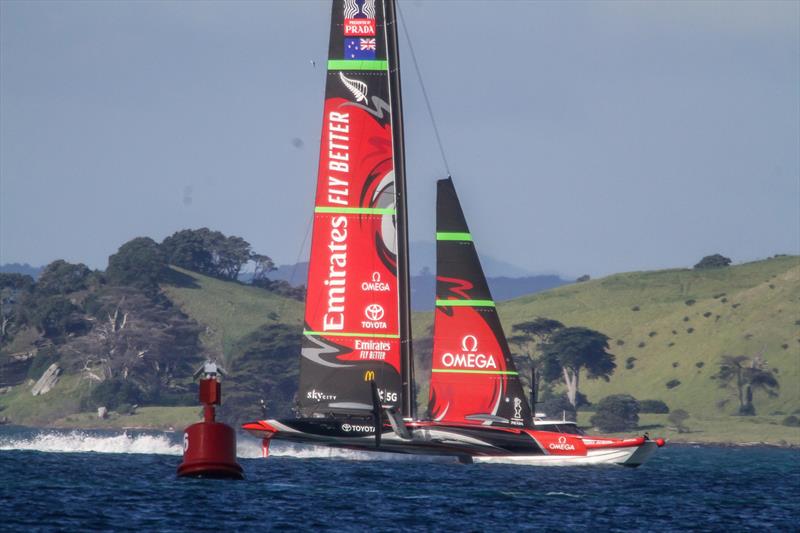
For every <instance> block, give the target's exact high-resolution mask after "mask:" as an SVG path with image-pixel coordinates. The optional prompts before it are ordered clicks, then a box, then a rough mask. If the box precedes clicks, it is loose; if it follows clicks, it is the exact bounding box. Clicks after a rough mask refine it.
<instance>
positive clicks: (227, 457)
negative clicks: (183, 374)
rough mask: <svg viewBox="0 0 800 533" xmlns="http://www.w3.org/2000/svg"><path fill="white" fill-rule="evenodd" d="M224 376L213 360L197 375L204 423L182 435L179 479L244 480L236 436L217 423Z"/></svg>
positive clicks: (225, 426) (187, 429) (196, 425)
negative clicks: (221, 379)
mask: <svg viewBox="0 0 800 533" xmlns="http://www.w3.org/2000/svg"><path fill="white" fill-rule="evenodd" d="M223 375H224V372H223V370H222V368H220V367H219V366H218V365H217V363H216V361H214V360H207V361H206V362H205V363H204V364H203V366H202V367H200V368H199V369H198V370H197V372H195V374H194V378H195V379H197V378H198V377H200V376H202V378H201V379H200V402H201V403H202V404H203V421H202V422H198V423H197V424H192V425H191V426H189V427H188V428H186V431H184V433H183V462H182V463H181V465H180V466H179V467H178V476H181V477H210V478H224V479H244V474H243V472H242V467H241V466H239V463H237V462H236V433H235V432H234V430H233V428H231V427H230V426H228V425H227V424H223V423H221V422H217V421H216V420H215V416H216V409H215V407H214V406H215V405H219V404H220V403H221V401H222V386H221V385H220V381H219V380H220V377H221V376H223Z"/></svg>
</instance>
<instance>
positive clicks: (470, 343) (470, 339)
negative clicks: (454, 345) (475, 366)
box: [461, 335, 478, 353]
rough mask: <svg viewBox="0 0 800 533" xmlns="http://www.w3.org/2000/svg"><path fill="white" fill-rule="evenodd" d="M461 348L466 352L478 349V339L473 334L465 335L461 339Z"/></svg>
mask: <svg viewBox="0 0 800 533" xmlns="http://www.w3.org/2000/svg"><path fill="white" fill-rule="evenodd" d="M461 349H462V350H464V351H465V352H468V353H473V352H475V351H477V350H478V339H477V338H476V337H475V335H467V336H466V337H464V338H463V339H461Z"/></svg>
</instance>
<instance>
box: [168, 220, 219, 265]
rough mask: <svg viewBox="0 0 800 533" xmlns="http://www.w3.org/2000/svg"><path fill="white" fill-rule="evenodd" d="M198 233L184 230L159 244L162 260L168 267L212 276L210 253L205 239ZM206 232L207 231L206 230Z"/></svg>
mask: <svg viewBox="0 0 800 533" xmlns="http://www.w3.org/2000/svg"><path fill="white" fill-rule="evenodd" d="M203 229H205V228H203ZM199 231H200V230H191V229H185V230H181V231H177V232H175V233H173V234H172V235H170V236H169V237H167V238H166V239H164V240H163V242H162V243H161V250H162V252H163V253H164V260H165V261H166V262H167V263H168V264H170V265H175V266H179V267H182V268H186V269H189V270H193V271H195V272H200V273H201V274H212V272H213V260H212V256H211V251H210V250H209V249H208V247H207V246H206V242H205V239H204V238H203V235H202V234H201V233H199ZM206 231H208V230H207V229H206Z"/></svg>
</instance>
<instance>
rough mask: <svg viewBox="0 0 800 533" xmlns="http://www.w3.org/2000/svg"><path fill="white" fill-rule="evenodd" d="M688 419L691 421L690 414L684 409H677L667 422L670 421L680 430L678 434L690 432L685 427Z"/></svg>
mask: <svg viewBox="0 0 800 533" xmlns="http://www.w3.org/2000/svg"><path fill="white" fill-rule="evenodd" d="M688 419H689V413H687V412H686V411H684V410H683V409H675V410H674V411H672V412H671V413H670V414H669V416H668V417H667V420H669V421H670V423H672V424H674V425H675V427H676V428H677V429H678V433H688V432H689V428H687V427H686V426H685V425H684V422H686V420H688Z"/></svg>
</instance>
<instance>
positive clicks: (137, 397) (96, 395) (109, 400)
mask: <svg viewBox="0 0 800 533" xmlns="http://www.w3.org/2000/svg"><path fill="white" fill-rule="evenodd" d="M141 402H142V391H141V389H139V387H137V386H136V385H134V384H133V383H131V382H130V381H125V380H121V379H107V380H105V381H103V382H101V383H98V384H97V386H95V387H94V388H93V389H92V392H91V393H89V397H88V398H87V399H85V400H84V402H83V403H84V405H83V407H84V409H87V408H88V409H92V410H93V409H97V408H98V407H106V408H107V409H108V410H114V409H116V408H117V407H119V406H120V405H124V404H128V405H133V404H139V403H141Z"/></svg>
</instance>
